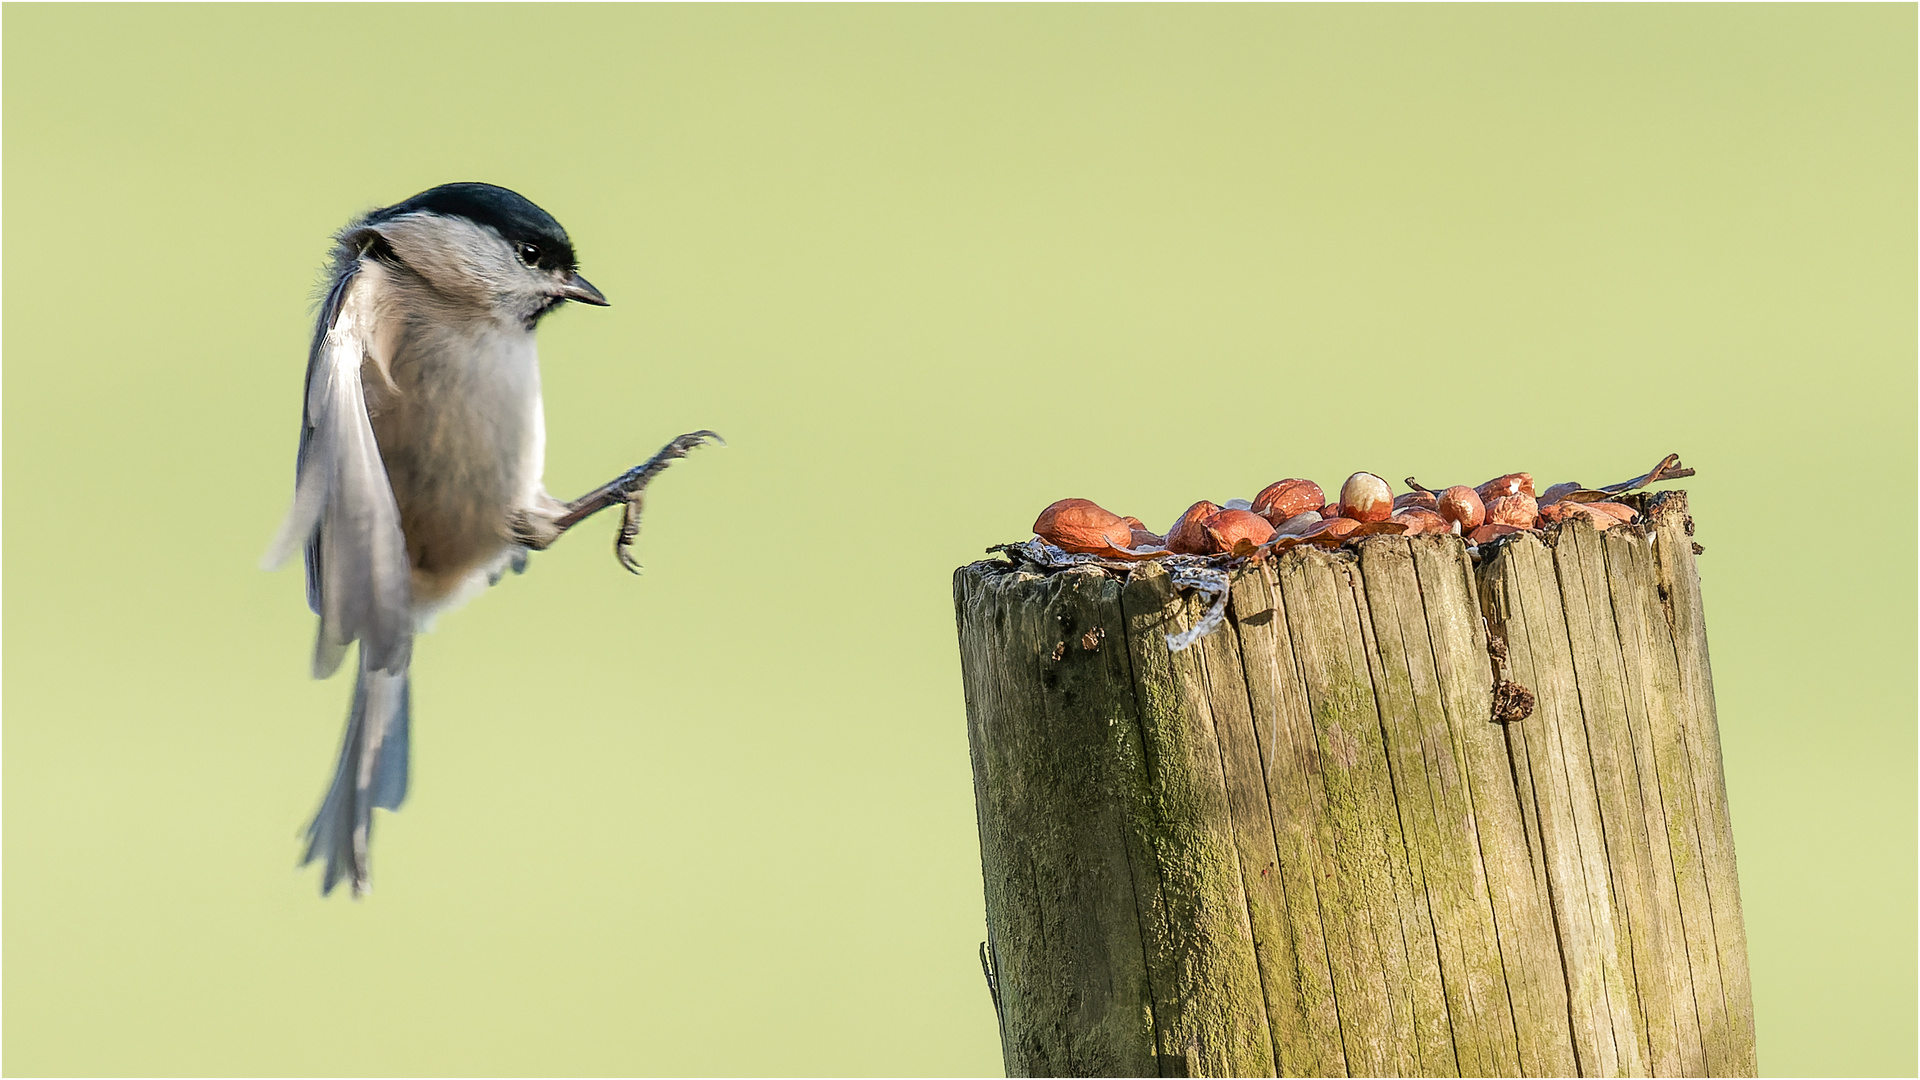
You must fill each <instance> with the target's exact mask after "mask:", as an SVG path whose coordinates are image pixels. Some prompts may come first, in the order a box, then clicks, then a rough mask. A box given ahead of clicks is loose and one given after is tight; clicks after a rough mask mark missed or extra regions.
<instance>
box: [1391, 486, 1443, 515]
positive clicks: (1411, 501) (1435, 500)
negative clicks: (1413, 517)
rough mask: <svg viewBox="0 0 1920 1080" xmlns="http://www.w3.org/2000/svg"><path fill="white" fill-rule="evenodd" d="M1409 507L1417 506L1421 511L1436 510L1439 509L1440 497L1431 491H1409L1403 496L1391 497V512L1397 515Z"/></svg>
mask: <svg viewBox="0 0 1920 1080" xmlns="http://www.w3.org/2000/svg"><path fill="white" fill-rule="evenodd" d="M1409 506H1417V507H1419V508H1420V509H1422V510H1438V509H1439V508H1440V497H1439V496H1438V495H1435V494H1434V493H1433V492H1431V491H1409V492H1407V493H1406V494H1405V495H1395V496H1394V497H1393V510H1394V512H1395V513H1399V512H1400V511H1402V510H1405V509H1406V508H1407V507H1409Z"/></svg>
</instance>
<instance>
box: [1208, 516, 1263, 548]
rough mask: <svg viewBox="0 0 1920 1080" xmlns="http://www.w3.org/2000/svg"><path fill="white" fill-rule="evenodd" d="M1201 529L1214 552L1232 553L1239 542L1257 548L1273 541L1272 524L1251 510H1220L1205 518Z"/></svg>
mask: <svg viewBox="0 0 1920 1080" xmlns="http://www.w3.org/2000/svg"><path fill="white" fill-rule="evenodd" d="M1201 528H1202V529H1203V530H1204V531H1205V532H1206V534H1207V541H1208V547H1209V548H1210V549H1211V550H1212V551H1214V552H1227V551H1232V550H1233V549H1234V545H1236V544H1238V543H1239V542H1240V541H1241V540H1247V541H1250V542H1251V543H1253V544H1254V545H1255V546H1258V545H1260V544H1264V543H1266V542H1267V541H1269V540H1271V539H1273V524H1272V523H1271V522H1269V521H1268V520H1267V519H1266V518H1263V517H1261V516H1260V515H1259V514H1256V513H1254V512H1253V511H1251V510H1222V511H1220V512H1219V513H1217V514H1214V515H1213V516H1211V517H1209V518H1207V520H1206V521H1205V522H1203V523H1202V524H1201Z"/></svg>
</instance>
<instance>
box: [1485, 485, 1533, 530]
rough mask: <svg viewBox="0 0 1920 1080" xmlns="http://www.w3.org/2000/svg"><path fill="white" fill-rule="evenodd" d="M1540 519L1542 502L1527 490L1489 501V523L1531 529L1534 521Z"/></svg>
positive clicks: (1487, 522) (1487, 521)
mask: <svg viewBox="0 0 1920 1080" xmlns="http://www.w3.org/2000/svg"><path fill="white" fill-rule="evenodd" d="M1538 520H1540V504H1539V503H1536V502H1534V501H1533V496H1531V495H1528V494H1527V493H1525V492H1520V493H1517V494H1513V495H1502V496H1500V497H1498V498H1496V499H1494V500H1493V501H1491V502H1489V503H1487V520H1486V524H1488V525H1512V526H1514V527H1515V528H1520V529H1531V528H1533V523H1534V522H1536V521H1538Z"/></svg>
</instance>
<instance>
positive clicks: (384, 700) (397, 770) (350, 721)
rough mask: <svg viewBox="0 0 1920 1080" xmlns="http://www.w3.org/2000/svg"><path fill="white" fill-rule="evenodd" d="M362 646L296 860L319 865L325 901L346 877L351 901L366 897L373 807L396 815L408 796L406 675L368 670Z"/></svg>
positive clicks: (400, 671)
mask: <svg viewBox="0 0 1920 1080" xmlns="http://www.w3.org/2000/svg"><path fill="white" fill-rule="evenodd" d="M361 648H362V653H361V661H360V676H359V679H358V680H357V681H356V682H355V683H354V687H353V710H352V712H351V713H349V714H348V716H347V732H346V736H345V738H343V739H342V740H341V744H340V759H339V763H338V764H337V765H336V766H335V768H334V772H333V784H332V786H331V787H329V788H328V789H327V797H326V798H325V799H324V800H323V801H322V802H321V803H320V812H319V813H317V814H315V815H314V818H313V823H312V824H310V825H308V826H307V853H306V856H305V857H304V858H303V859H301V860H300V865H302V866H305V865H306V864H307V863H310V862H314V861H315V860H322V861H324V863H325V870H324V872H323V874H322V876H321V880H320V893H321V895H323V896H324V895H326V894H327V893H330V892H332V891H333V887H334V886H335V885H337V884H339V883H340V882H341V881H342V880H343V879H351V880H352V882H353V894H354V895H355V896H364V895H365V894H366V893H367V891H368V886H367V843H368V840H369V839H370V837H371V834H372V831H373V808H374V807H376V806H378V807H381V808H383V809H387V810H398V809H399V808H400V804H401V803H402V802H403V801H405V800H406V797H407V757H408V727H409V724H408V711H409V710H408V700H407V699H408V696H409V695H408V688H407V671H406V669H405V668H401V669H400V670H399V671H379V670H369V668H368V667H367V663H368V658H367V656H366V654H365V651H364V650H365V646H364V645H363V646H362V647H361Z"/></svg>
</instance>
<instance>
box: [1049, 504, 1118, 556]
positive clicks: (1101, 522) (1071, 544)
mask: <svg viewBox="0 0 1920 1080" xmlns="http://www.w3.org/2000/svg"><path fill="white" fill-rule="evenodd" d="M1033 531H1034V534H1035V535H1037V536H1038V537H1040V539H1042V540H1045V541H1046V542H1047V543H1049V544H1052V545H1054V546H1055V547H1058V548H1060V549H1061V550H1063V551H1078V552H1093V553H1098V552H1102V551H1105V550H1107V549H1108V548H1112V547H1127V546H1129V545H1130V544H1132V542H1133V530H1132V529H1131V528H1129V527H1128V526H1127V523H1126V520H1125V519H1124V518H1122V517H1120V515H1118V514H1114V513H1111V512H1109V511H1107V510H1104V509H1101V507H1100V506H1099V505H1098V504H1096V503H1094V502H1092V501H1091V500H1088V499H1061V500H1060V501H1059V502H1057V503H1054V504H1053V505H1052V506H1049V507H1047V508H1046V509H1045V510H1042V511H1040V516H1039V517H1038V518H1036V519H1034V522H1033Z"/></svg>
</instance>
